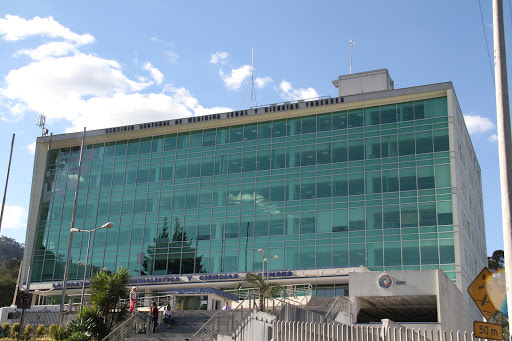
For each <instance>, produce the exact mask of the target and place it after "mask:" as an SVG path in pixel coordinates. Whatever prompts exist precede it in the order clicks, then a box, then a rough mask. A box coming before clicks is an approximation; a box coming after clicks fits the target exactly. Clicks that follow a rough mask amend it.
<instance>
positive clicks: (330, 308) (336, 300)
mask: <svg viewBox="0 0 512 341" xmlns="http://www.w3.org/2000/svg"><path fill="white" fill-rule="evenodd" d="M340 301H341V296H336V299H335V300H334V302H332V304H331V306H330V307H329V310H328V311H327V314H325V316H326V317H328V318H330V317H329V314H330V313H331V311H332V310H333V309H334V307H335V305H336V303H338V304H339V305H340V306H341V302H340ZM340 310H341V309H338V311H337V313H339V312H340ZM335 319H336V316H334V318H333V320H335Z"/></svg>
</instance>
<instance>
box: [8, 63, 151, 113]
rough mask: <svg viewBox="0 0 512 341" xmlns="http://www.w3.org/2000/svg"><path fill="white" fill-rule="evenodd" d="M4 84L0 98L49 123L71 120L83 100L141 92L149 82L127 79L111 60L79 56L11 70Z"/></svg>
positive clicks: (118, 66) (117, 65)
mask: <svg viewBox="0 0 512 341" xmlns="http://www.w3.org/2000/svg"><path fill="white" fill-rule="evenodd" d="M5 84H6V87H5V88H4V89H1V90H0V94H2V95H3V96H5V97H7V98H8V99H10V100H11V101H17V103H20V102H21V103H24V104H25V105H26V107H27V109H28V110H33V111H36V112H44V113H45V114H46V116H47V118H49V119H52V118H68V119H69V118H71V119H72V118H73V117H74V116H76V115H78V113H79V111H80V109H81V108H80V107H81V106H82V105H83V102H84V99H85V98H89V97H105V96H113V95H115V94H119V93H130V92H135V91H140V90H143V89H145V88H146V87H148V86H149V85H151V84H152V82H144V83H142V82H136V81H132V80H130V79H128V78H127V77H126V76H125V75H124V74H123V73H122V70H121V67H120V65H119V64H118V63H117V62H115V61H113V60H107V59H102V58H99V57H96V56H92V55H84V54H78V55H76V56H71V57H62V58H45V59H42V60H41V61H37V62H32V63H30V64H28V65H27V66H24V67H21V68H19V69H17V70H12V71H10V72H9V74H8V75H7V76H6V77H5ZM14 104H15V103H12V105H14Z"/></svg>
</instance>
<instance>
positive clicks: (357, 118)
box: [348, 109, 364, 128]
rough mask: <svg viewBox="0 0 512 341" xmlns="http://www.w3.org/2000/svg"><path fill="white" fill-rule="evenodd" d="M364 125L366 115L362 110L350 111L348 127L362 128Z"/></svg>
mask: <svg viewBox="0 0 512 341" xmlns="http://www.w3.org/2000/svg"><path fill="white" fill-rule="evenodd" d="M363 124H364V113H363V110H362V109H357V110H349V111H348V127H349V128H356V127H362V126H363Z"/></svg>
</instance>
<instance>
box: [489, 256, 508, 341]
mask: <svg viewBox="0 0 512 341" xmlns="http://www.w3.org/2000/svg"><path fill="white" fill-rule="evenodd" d="M487 267H488V268H489V271H491V272H495V271H498V270H501V269H503V268H504V267H505V253H504V252H503V250H496V251H494V252H493V253H492V256H491V257H487ZM492 320H493V322H494V323H498V324H500V325H501V327H502V328H503V336H504V339H505V340H508V339H509V330H508V316H507V315H506V314H504V313H503V312H501V311H498V312H496V314H494V316H493V318H492Z"/></svg>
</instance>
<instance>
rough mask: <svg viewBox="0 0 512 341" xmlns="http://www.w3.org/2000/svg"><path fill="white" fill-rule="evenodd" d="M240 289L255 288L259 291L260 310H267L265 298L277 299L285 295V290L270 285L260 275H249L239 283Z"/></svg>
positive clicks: (278, 286)
mask: <svg viewBox="0 0 512 341" xmlns="http://www.w3.org/2000/svg"><path fill="white" fill-rule="evenodd" d="M239 287H246V288H255V289H256V290H257V291H258V297H259V300H260V307H259V310H260V311H263V310H264V309H265V298H271V299H272V298H275V297H278V296H279V295H281V294H284V293H285V291H284V288H283V287H282V286H280V285H277V284H270V283H269V281H267V280H265V278H264V276H263V275H262V274H259V273H247V274H245V276H244V277H242V279H241V280H240V282H239Z"/></svg>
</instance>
